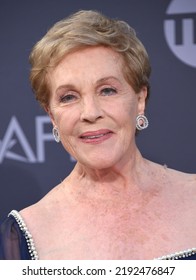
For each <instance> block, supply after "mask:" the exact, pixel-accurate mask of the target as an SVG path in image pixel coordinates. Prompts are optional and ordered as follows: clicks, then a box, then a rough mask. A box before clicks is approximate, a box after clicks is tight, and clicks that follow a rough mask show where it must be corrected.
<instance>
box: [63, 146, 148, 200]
mask: <svg viewBox="0 0 196 280" xmlns="http://www.w3.org/2000/svg"><path fill="white" fill-rule="evenodd" d="M149 173H150V172H149V164H148V161H147V160H146V159H144V158H143V157H142V156H141V154H140V152H139V150H138V149H137V148H136V149H135V152H134V153H133V154H132V155H131V156H130V159H129V160H128V161H125V162H120V163H118V164H117V165H115V166H112V167H110V168H107V169H92V168H90V167H87V166H84V165H82V164H81V163H79V162H77V163H76V166H75V168H74V169H73V171H72V173H71V174H70V175H69V176H68V177H67V178H66V179H65V183H66V182H68V184H69V185H71V188H72V191H73V192H72V193H78V195H81V196H85V197H88V196H89V198H91V199H92V198H93V197H94V198H96V199H97V198H101V199H112V198H114V199H115V197H116V198H117V199H120V198H123V197H124V196H126V197H127V196H131V197H135V194H139V195H140V194H141V193H143V192H144V193H145V192H146V191H148V189H149V188H151V184H150V181H151V180H150V176H149ZM148 182H149V184H148Z"/></svg>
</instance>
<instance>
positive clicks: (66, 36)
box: [29, 10, 151, 108]
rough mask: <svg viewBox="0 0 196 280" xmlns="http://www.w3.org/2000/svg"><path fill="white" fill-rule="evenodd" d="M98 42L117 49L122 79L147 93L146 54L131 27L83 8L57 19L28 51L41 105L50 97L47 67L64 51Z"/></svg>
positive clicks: (32, 75) (31, 73) (31, 77)
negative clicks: (121, 68)
mask: <svg viewBox="0 0 196 280" xmlns="http://www.w3.org/2000/svg"><path fill="white" fill-rule="evenodd" d="M100 45H101V46H106V47H109V48H111V49H113V50H114V51H116V52H118V53H120V55H121V56H122V58H123V61H124V67H123V74H124V76H125V79H126V80H127V81H128V83H129V84H130V85H131V86H132V87H133V89H134V90H135V92H136V93H138V92H139V91H140V90H141V89H142V87H143V86H146V87H147V92H148V96H149V89H150V86H149V76H150V72H151V67H150V63H149V58H148V54H147V52H146V50H145V48H144V46H143V44H142V43H141V41H140V40H139V39H138V38H137V36H136V33H135V31H134V29H133V28H131V27H130V26H129V25H128V24H127V23H126V22H124V21H121V20H117V19H111V18H108V17H106V16H105V15H103V14H101V13H100V12H97V11H83V10H82V11H79V12H76V13H74V14H72V15H71V16H69V17H67V18H65V19H63V20H61V21H59V22H57V23H56V24H55V25H54V26H53V27H52V28H51V29H50V30H49V31H48V32H47V33H46V35H45V36H44V37H43V38H42V39H41V40H40V41H38V42H37V44H36V45H35V46H34V47H33V49H32V52H31V54H30V58H29V60H30V64H31V66H32V67H31V72H30V82H31V86H32V89H33V91H34V92H35V96H36V99H37V100H38V101H39V102H40V104H41V105H42V106H43V107H44V108H46V107H48V105H49V100H50V86H49V83H48V80H47V73H48V71H50V69H51V68H53V67H56V66H57V65H58V63H59V62H60V61H61V60H62V59H63V57H64V56H65V55H66V54H68V53H71V52H73V51H77V50H80V49H83V48H85V47H89V46H100Z"/></svg>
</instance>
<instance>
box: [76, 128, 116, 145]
mask: <svg viewBox="0 0 196 280" xmlns="http://www.w3.org/2000/svg"><path fill="white" fill-rule="evenodd" d="M111 135H112V131H110V130H108V129H107V130H106V129H104V130H103V129H102V130H98V131H88V132H85V133H83V134H82V135H80V139H82V140H83V142H86V143H98V142H102V141H105V140H107V139H108V138H110V137H111Z"/></svg>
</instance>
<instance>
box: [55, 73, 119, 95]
mask: <svg viewBox="0 0 196 280" xmlns="http://www.w3.org/2000/svg"><path fill="white" fill-rule="evenodd" d="M111 79H112V80H115V81H117V82H118V83H121V82H120V80H119V79H118V78H116V77H114V76H108V77H104V78H101V79H99V80H97V81H96V83H95V84H96V85H99V84H101V83H104V82H107V81H108V80H111ZM61 89H73V90H74V89H75V85H73V84H63V85H60V86H59V87H58V88H57V89H56V90H55V92H58V91H59V90H61Z"/></svg>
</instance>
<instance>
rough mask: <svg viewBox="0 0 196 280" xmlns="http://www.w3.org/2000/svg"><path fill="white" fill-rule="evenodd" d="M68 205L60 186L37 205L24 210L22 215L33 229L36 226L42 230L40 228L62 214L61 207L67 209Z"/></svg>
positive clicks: (21, 212)
mask: <svg viewBox="0 0 196 280" xmlns="http://www.w3.org/2000/svg"><path fill="white" fill-rule="evenodd" d="M62 200H64V203H62ZM67 200H68V199H67ZM67 205H68V202H66V195H65V194H63V191H62V188H61V184H60V185H57V186H55V187H54V188H53V189H52V190H51V191H50V192H49V193H47V194H46V195H45V196H44V197H43V198H42V199H40V200H39V201H38V202H37V203H35V204H33V205H30V206H28V207H26V208H24V209H22V210H21V211H20V214H21V216H22V217H23V219H24V220H25V221H26V223H27V225H29V226H30V227H31V228H32V227H33V228H34V227H35V226H36V227H38V228H40V226H41V227H43V225H44V224H45V225H46V223H47V222H49V220H50V219H53V218H55V217H57V216H58V214H60V212H61V207H62V206H63V207H64V208H65V207H67ZM64 210H65V209H64ZM49 217H50V219H49Z"/></svg>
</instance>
